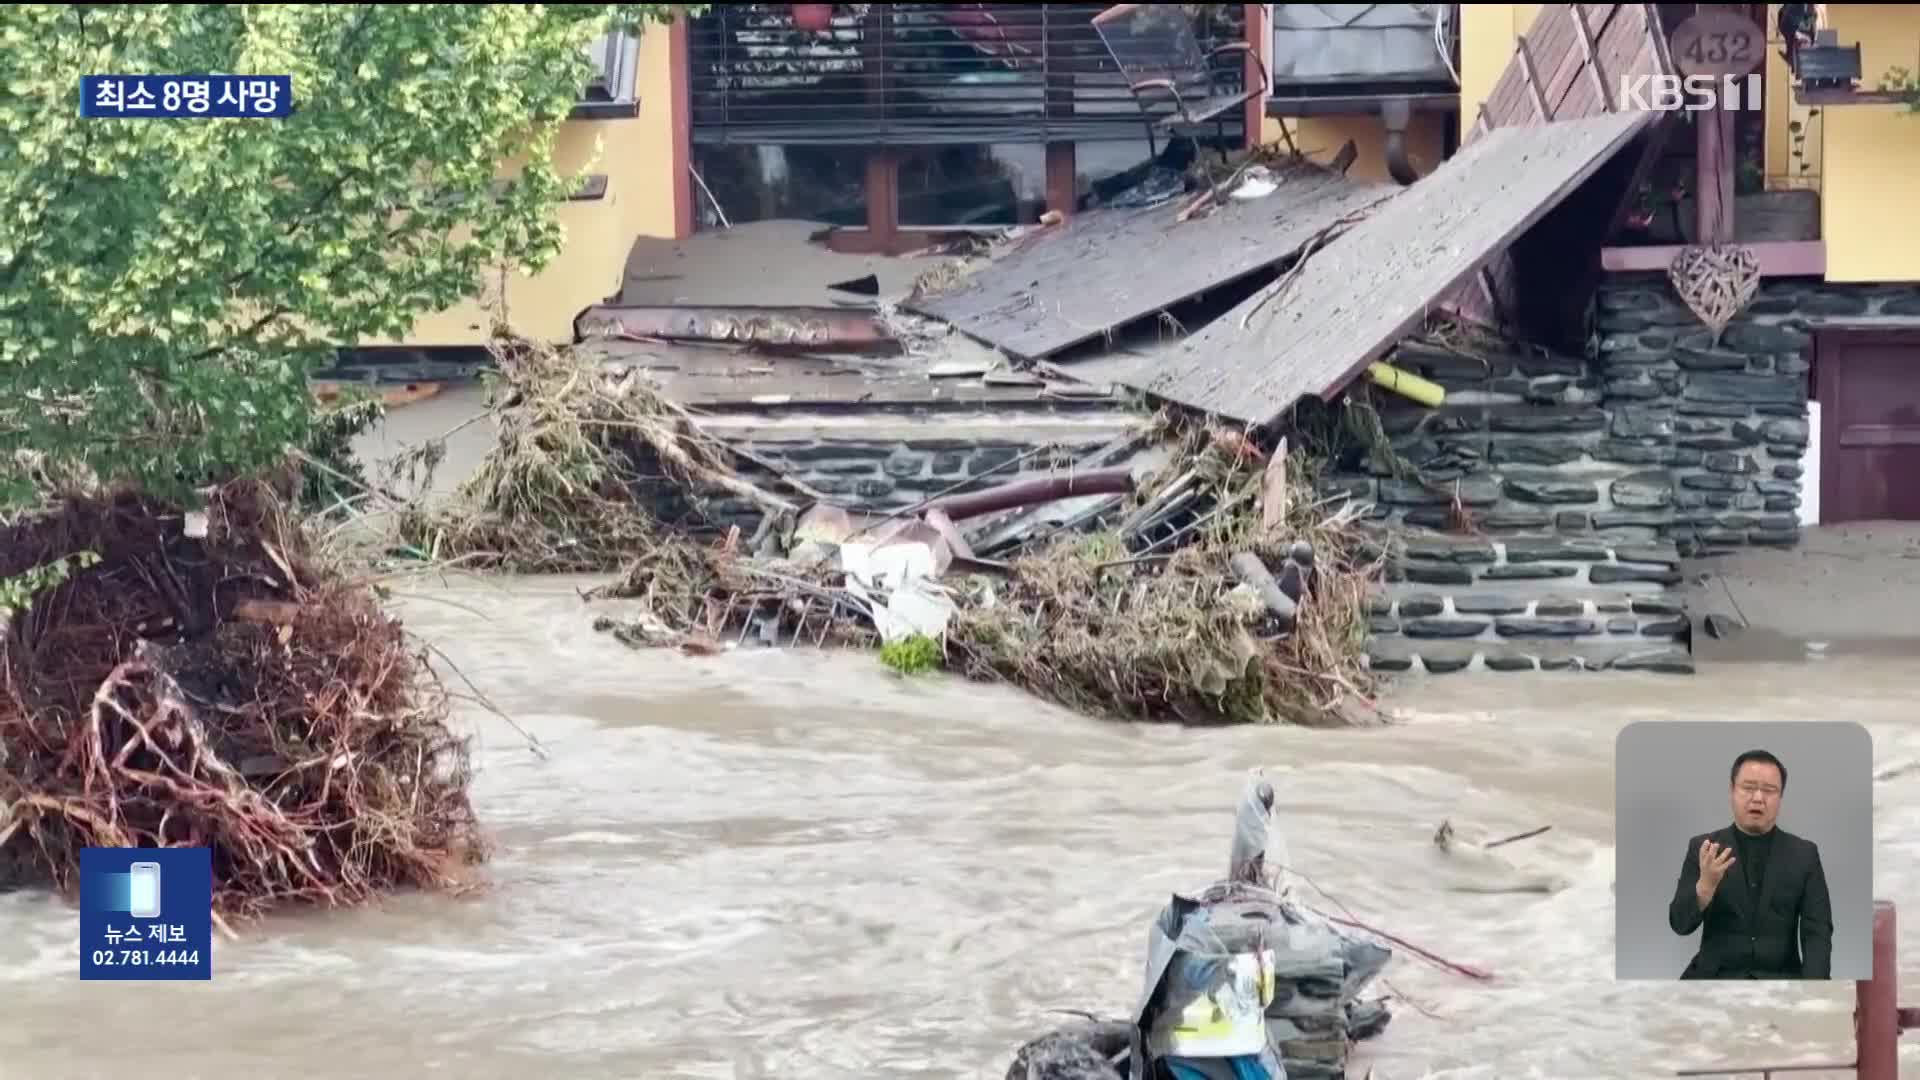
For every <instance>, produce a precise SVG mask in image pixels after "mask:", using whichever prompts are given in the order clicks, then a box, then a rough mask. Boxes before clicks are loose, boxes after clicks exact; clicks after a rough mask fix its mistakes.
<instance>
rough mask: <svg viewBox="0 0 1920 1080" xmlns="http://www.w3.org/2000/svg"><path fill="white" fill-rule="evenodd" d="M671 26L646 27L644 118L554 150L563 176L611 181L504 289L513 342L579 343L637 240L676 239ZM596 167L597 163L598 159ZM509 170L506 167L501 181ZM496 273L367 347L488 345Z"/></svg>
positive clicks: (575, 136)
mask: <svg viewBox="0 0 1920 1080" xmlns="http://www.w3.org/2000/svg"><path fill="white" fill-rule="evenodd" d="M668 42H669V33H668V29H667V27H665V26H660V25H649V26H648V27H647V28H646V30H645V32H644V33H643V34H642V36H641V39H640V56H639V62H638V65H637V67H638V73H637V74H636V76H635V82H636V84H637V86H636V92H637V93H638V95H639V98H640V114H639V116H637V117H634V118H632V119H624V120H570V121H568V122H567V123H566V124H565V125H563V126H562V127H561V129H560V133H559V136H558V138H557V139H556V141H555V148H554V160H555V163H556V164H557V165H558V166H559V168H560V169H561V170H562V172H563V173H567V174H578V173H593V174H601V175H604V176H606V178H607V193H606V196H605V197H604V198H601V199H595V200H582V201H577V202H568V203H564V204H562V205H561V206H560V208H559V220H560V224H561V227H562V228H563V229H565V231H566V239H565V246H564V247H563V248H562V249H561V251H560V254H558V255H557V256H555V257H554V259H553V261H552V262H550V263H548V264H547V267H546V269H545V270H543V271H542V272H541V273H540V274H539V275H537V276H528V275H527V274H524V273H520V272H517V271H516V272H514V273H511V274H509V275H508V276H507V280H506V283H505V285H506V312H507V318H508V321H509V322H510V324H511V325H512V327H513V329H514V331H515V332H516V333H519V334H522V335H525V336H527V337H530V338H533V339H535V340H540V341H553V342H562V341H570V340H572V338H573V319H574V316H576V315H578V314H579V313H580V310H581V309H582V308H585V307H589V306H591V305H593V304H596V303H598V302H600V301H601V300H603V299H605V298H606V297H608V296H610V295H612V294H614V293H616V292H618V291H619V289H620V286H621V278H622V276H623V274H624V272H625V268H626V261H627V254H628V252H629V251H630V250H631V248H632V247H633V241H634V239H635V237H638V236H665V237H671V236H672V235H673V232H674V220H673V167H674V166H673V163H674V158H675V147H674V141H673V110H672V103H673V95H674V94H675V93H681V92H684V88H681V87H676V86H675V85H674V80H673V77H672V65H671V63H670V57H669V48H668ZM596 158H597V160H596ZM513 167H514V166H513V163H511V162H503V163H502V170H503V173H507V172H510V171H511V169H512V168H513ZM500 285H501V282H500V276H499V274H498V273H497V272H496V273H494V274H492V275H490V278H489V280H487V281H485V282H482V283H480V287H481V290H482V291H481V292H480V294H479V295H477V296H476V298H475V299H474V300H473V301H471V302H468V303H465V304H462V305H460V306H458V307H455V308H451V309H449V310H447V311H442V312H439V313H437V314H433V315H429V316H426V317H424V318H422V319H420V320H418V321H417V322H416V323H415V324H414V327H413V331H412V333H410V334H408V335H407V337H406V338H405V339H404V340H403V341H387V342H368V343H367V344H369V345H401V344H404V345H409V346H414V347H419V348H428V347H441V346H455V345H481V344H484V343H485V342H486V340H487V331H488V328H489V327H490V326H491V324H492V311H493V309H494V305H495V303H496V302H497V298H498V294H499V292H500Z"/></svg>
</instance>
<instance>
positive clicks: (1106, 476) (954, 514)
mask: <svg viewBox="0 0 1920 1080" xmlns="http://www.w3.org/2000/svg"><path fill="white" fill-rule="evenodd" d="M1132 490H1133V467H1132V466H1130V465H1116V466H1114V467H1113V468H1111V469H1087V470H1085V471H1083V472H1073V473H1061V474H1059V475H1055V476H1042V477H1038V478H1036V479H1033V480H1015V481H1014V482H1013V483H1011V484H1001V485H1000V486H999V487H991V488H988V489H987V490H985V491H975V492H970V493H968V494H966V495H949V496H947V497H946V498H944V499H935V500H934V501H933V502H931V503H929V504H927V507H926V508H927V509H935V508H937V509H939V510H940V511H941V512H943V513H945V514H946V515H947V517H949V518H951V519H953V520H954V521H964V520H966V519H967V518H976V517H979V516H981V515H982V514H997V513H999V512H1000V511H1002V510H1012V509H1013V508H1014V507H1017V506H1032V505H1034V504H1036V503H1045V502H1053V501H1054V500H1056V499H1070V498H1073V497H1074V496H1076V495H1120V494H1124V493H1126V492H1129V491H1132Z"/></svg>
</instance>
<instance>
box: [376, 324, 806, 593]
mask: <svg viewBox="0 0 1920 1080" xmlns="http://www.w3.org/2000/svg"><path fill="white" fill-rule="evenodd" d="M492 351H493V354H494V357H495V361H496V364H497V367H498V372H499V378H498V379H497V380H496V381H495V383H494V385H493V387H492V388H491V394H492V397H493V400H494V406H493V410H492V411H493V419H494V421H495V424H496V426H497V428H498V432H499V434H498V441H497V442H496V444H495V446H494V447H493V449H492V450H491V451H490V452H489V453H488V454H487V455H486V457H485V459H484V460H483V461H482V462H481V463H480V466H479V468H478V469H477V470H476V471H475V473H474V474H473V475H472V476H471V477H469V478H468V479H467V480H466V481H465V482H463V483H462V484H461V485H460V487H459V488H458V490H457V491H455V492H454V495H453V498H452V499H451V500H450V501H449V502H447V503H445V504H441V505H428V504H425V503H421V504H418V505H414V506H410V507H408V508H406V510H405V512H404V513H403V514H402V515H401V520H400V528H399V534H400V537H401V539H402V541H403V542H404V543H405V544H406V545H408V546H409V547H411V548H412V549H413V550H414V552H415V553H416V554H417V555H418V556H419V557H422V558H425V559H428V560H431V561H435V562H453V563H461V564H465V565H469V566H472V567H474V568H477V569H490V570H504V571H508V572H514V573H568V572H591V571H607V570H612V569H616V568H618V567H620V566H622V565H624V564H625V563H627V562H629V561H631V560H632V559H634V558H636V557H640V556H641V555H642V554H643V553H645V552H647V551H650V550H652V549H653V548H655V547H656V546H657V545H659V544H661V543H664V542H665V541H664V540H663V539H662V538H661V537H660V535H659V530H658V529H656V528H655V524H654V521H653V519H652V518H651V517H650V516H648V515H647V514H646V513H645V512H644V510H643V509H642V508H641V499H640V494H641V492H643V491H644V490H646V489H647V488H649V487H650V486H652V485H656V484H659V483H662V482H666V483H671V484H674V485H676V486H678V487H681V488H682V489H688V488H693V487H696V486H700V485H710V486H712V487H717V488H721V489H724V490H727V491H730V492H732V493H734V494H736V495H744V496H747V497H749V498H752V499H753V500H754V501H756V502H758V503H759V504H760V505H762V506H764V507H767V508H768V509H774V510H777V509H792V507H793V504H792V503H791V502H789V501H787V500H785V499H782V498H780V497H778V496H775V495H773V494H771V493H768V492H764V491H762V490H760V489H759V488H757V487H754V486H753V485H751V484H748V483H746V482H745V481H743V480H741V479H739V478H738V477H737V476H736V475H735V474H734V471H733V469H732V467H731V465H730V464H729V461H730V452H729V451H728V450H727V448H726V447H725V446H723V445H722V444H720V443H719V442H718V441H717V440H715V439H713V438H711V437H710V436H707V435H704V434H703V433H701V432H700V430H699V429H698V428H697V427H695V426H694V425H693V424H692V422H691V420H690V418H689V417H688V415H687V414H686V412H685V411H684V410H683V409H681V408H680V407H679V406H677V405H675V404H674V403H672V402H670V401H668V400H667V399H666V398H665V397H662V396H661V395H660V394H659V393H657V392H656V391H655V390H654V389H653V388H652V387H651V386H649V385H648V384H647V382H646V381H645V379H643V378H642V377H640V375H639V373H638V372H637V371H635V370H633V369H623V370H612V369H607V368H602V367H601V366H600V365H598V364H593V363H588V362H584V361H583V360H581V359H580V358H579V357H578V356H577V355H576V354H575V353H574V352H573V351H572V350H571V349H555V348H550V347H547V346H543V345H536V344H533V343H531V342H527V341H524V340H520V339H513V338H504V337H498V338H496V339H495V341H494V342H493V347H492ZM443 453H444V445H443V444H441V443H439V442H429V443H427V444H424V445H422V446H421V447H419V448H417V449H416V450H414V451H413V452H412V453H410V454H408V455H405V456H403V457H402V458H401V459H400V460H399V461H398V462H396V464H395V466H394V467H393V470H392V471H393V472H394V473H395V474H396V476H404V477H405V478H406V479H407V480H409V481H411V482H415V483H419V484H421V486H425V484H426V483H429V482H430V481H431V477H432V474H433V470H434V468H435V467H436V466H437V465H438V464H439V463H440V455H441V454H443Z"/></svg>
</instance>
